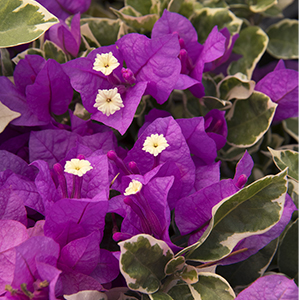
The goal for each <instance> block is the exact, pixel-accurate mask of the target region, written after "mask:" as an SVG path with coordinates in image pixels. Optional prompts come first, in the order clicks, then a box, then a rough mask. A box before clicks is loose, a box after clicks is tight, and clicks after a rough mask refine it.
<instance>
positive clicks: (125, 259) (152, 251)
mask: <svg viewBox="0 0 300 300" xmlns="http://www.w3.org/2000/svg"><path fill="white" fill-rule="evenodd" d="M119 246H120V248H121V256H120V270H121V273H122V274H123V276H124V278H125V279H126V282H127V285H128V287H129V288H130V289H132V290H135V291H139V292H142V293H147V294H152V293H154V292H156V291H158V289H159V288H160V286H161V280H162V279H163V278H164V277H165V275H166V274H165V266H166V264H167V262H168V261H169V260H170V259H172V258H173V256H174V254H173V252H172V250H171V249H170V248H169V246H168V245H167V244H166V243H165V242H164V241H160V240H157V239H155V238H154V237H152V236H150V235H147V234H139V235H136V236H134V237H132V238H131V239H129V240H126V241H124V242H120V243H119Z"/></svg>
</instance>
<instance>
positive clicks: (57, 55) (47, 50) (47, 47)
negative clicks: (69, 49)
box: [43, 40, 67, 64]
mask: <svg viewBox="0 0 300 300" xmlns="http://www.w3.org/2000/svg"><path fill="white" fill-rule="evenodd" d="M43 50H44V55H45V58H46V60H48V59H49V58H52V59H55V60H56V61H57V62H59V63H60V64H64V63H65V62H67V56H66V54H65V53H64V51H63V50H62V49H61V48H60V47H58V46H57V45H56V44H55V43H53V42H51V41H49V40H47V41H46V42H45V43H44V44H43Z"/></svg>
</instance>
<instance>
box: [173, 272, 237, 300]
mask: <svg viewBox="0 0 300 300" xmlns="http://www.w3.org/2000/svg"><path fill="white" fill-rule="evenodd" d="M168 294H169V295H170V296H171V297H172V298H173V299H174V300H182V299H185V300H215V299H222V300H232V299H234V298H235V293H234V291H233V289H232V288H231V286H230V285H229V284H228V282H227V281H226V280H225V279H224V278H223V277H221V276H220V275H218V274H215V273H210V272H200V273H198V278H197V282H196V283H194V284H187V283H186V282H184V281H181V280H180V281H178V282H177V284H176V285H175V286H173V287H172V288H171V289H170V290H169V291H168Z"/></svg>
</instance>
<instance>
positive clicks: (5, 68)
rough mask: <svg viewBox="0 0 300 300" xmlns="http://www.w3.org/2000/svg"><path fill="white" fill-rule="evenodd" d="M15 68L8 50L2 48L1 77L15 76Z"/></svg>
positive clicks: (0, 57)
mask: <svg viewBox="0 0 300 300" xmlns="http://www.w3.org/2000/svg"><path fill="white" fill-rule="evenodd" d="M13 73H14V67H13V63H12V61H11V59H10V53H9V52H8V50H7V49H3V48H0V76H6V77H9V76H13Z"/></svg>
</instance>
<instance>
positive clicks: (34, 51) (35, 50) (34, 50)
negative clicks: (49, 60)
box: [12, 48, 45, 65]
mask: <svg viewBox="0 0 300 300" xmlns="http://www.w3.org/2000/svg"><path fill="white" fill-rule="evenodd" d="M27 54H30V55H39V56H41V57H44V58H45V52H44V51H43V50H41V49H38V48H29V49H27V50H25V51H23V52H21V53H19V54H18V55H17V56H15V57H14V58H13V59H12V61H13V62H14V63H15V64H16V65H17V64H18V62H19V61H20V60H21V59H23V58H24V57H25V55H27Z"/></svg>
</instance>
